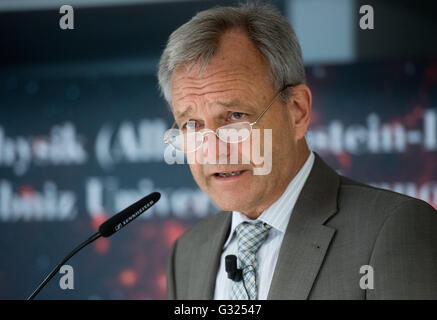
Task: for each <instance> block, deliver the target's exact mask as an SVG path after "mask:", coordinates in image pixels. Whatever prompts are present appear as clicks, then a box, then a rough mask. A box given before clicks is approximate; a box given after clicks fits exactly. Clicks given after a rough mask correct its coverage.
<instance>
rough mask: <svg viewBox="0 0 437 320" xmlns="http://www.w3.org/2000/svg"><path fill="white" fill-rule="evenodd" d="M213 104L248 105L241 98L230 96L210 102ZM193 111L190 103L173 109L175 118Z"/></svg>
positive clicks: (182, 116) (223, 105) (227, 105)
mask: <svg viewBox="0 0 437 320" xmlns="http://www.w3.org/2000/svg"><path fill="white" fill-rule="evenodd" d="M212 104H213V105H215V106H218V107H222V108H225V109H226V108H233V107H249V106H248V105H247V104H246V103H245V102H244V101H243V100H242V99H240V98H232V99H230V100H229V99H228V100H217V101H214V102H213V103H212ZM193 112H194V108H193V106H192V105H189V106H188V107H185V108H183V109H181V110H175V111H174V115H175V118H176V119H182V118H184V117H187V116H189V115H190V114H192V113H193Z"/></svg>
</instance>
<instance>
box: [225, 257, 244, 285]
mask: <svg viewBox="0 0 437 320" xmlns="http://www.w3.org/2000/svg"><path fill="white" fill-rule="evenodd" d="M225 270H226V272H227V273H228V278H229V279H231V280H232V281H236V282H238V281H241V280H242V279H243V270H241V269H238V268H237V257H236V256H235V255H233V254H230V255H227V256H226V257H225Z"/></svg>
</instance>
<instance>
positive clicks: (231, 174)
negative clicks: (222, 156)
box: [214, 170, 245, 178]
mask: <svg viewBox="0 0 437 320" xmlns="http://www.w3.org/2000/svg"><path fill="white" fill-rule="evenodd" d="M244 171H245V170H240V171H230V172H220V173H215V174H214V175H215V176H216V177H222V178H227V177H235V176H239V175H240V174H242V173H243V172H244Z"/></svg>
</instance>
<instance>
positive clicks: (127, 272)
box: [118, 269, 138, 288]
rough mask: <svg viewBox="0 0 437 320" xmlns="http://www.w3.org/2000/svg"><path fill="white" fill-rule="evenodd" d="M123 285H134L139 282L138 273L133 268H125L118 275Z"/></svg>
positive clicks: (126, 286)
mask: <svg viewBox="0 0 437 320" xmlns="http://www.w3.org/2000/svg"><path fill="white" fill-rule="evenodd" d="M118 279H119V281H120V284H121V286H122V287H125V288H129V287H133V286H134V285H135V284H136V283H137V282H138V274H137V272H136V271H135V270H133V269H124V270H123V271H122V272H120V275H119V276H118Z"/></svg>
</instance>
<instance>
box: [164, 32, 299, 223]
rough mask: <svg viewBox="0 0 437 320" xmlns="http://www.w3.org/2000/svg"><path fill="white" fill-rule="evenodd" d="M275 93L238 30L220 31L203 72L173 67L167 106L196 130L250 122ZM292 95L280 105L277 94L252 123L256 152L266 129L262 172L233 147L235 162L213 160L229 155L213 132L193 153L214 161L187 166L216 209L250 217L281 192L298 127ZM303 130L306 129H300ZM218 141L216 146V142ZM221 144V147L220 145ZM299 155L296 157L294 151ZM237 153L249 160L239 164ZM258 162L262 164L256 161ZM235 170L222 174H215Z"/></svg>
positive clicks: (294, 165)
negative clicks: (267, 161) (268, 147)
mask: <svg viewBox="0 0 437 320" xmlns="http://www.w3.org/2000/svg"><path fill="white" fill-rule="evenodd" d="M276 94H277V91H276V90H275V89H274V88H273V86H272V84H271V81H270V79H269V69H268V67H267V65H266V63H265V62H264V60H263V58H262V56H261V55H260V54H259V52H258V51H257V50H256V48H255V47H254V46H253V44H252V43H251V42H250V40H249V39H248V38H247V36H246V35H245V33H244V32H242V31H240V30H232V31H228V32H226V33H225V34H224V35H223V36H222V38H221V41H220V46H219V48H218V51H217V54H216V55H215V56H214V57H213V58H212V59H211V60H210V62H209V64H208V66H207V68H206V70H204V71H203V72H199V66H198V65H194V66H192V68H187V66H179V67H177V68H176V70H175V71H174V73H173V76H172V104H173V111H174V115H175V119H176V122H177V124H178V126H179V128H180V129H182V130H183V128H184V126H185V125H186V123H187V122H188V121H191V122H190V124H193V123H194V124H195V127H196V130H202V129H211V130H213V131H215V130H216V129H217V128H218V127H221V126H223V125H226V124H230V123H234V122H237V121H247V122H253V121H255V120H256V119H257V117H258V116H259V115H260V114H261V113H262V111H263V110H264V109H265V107H266V106H267V105H268V104H269V103H270V102H271V101H272V99H273V98H274V97H275V95H276ZM295 109H296V110H298V109H299V108H295V107H294V103H293V102H292V98H290V99H289V102H287V103H286V104H284V103H282V101H281V99H280V98H277V99H276V100H275V102H274V104H273V105H272V106H271V107H270V109H269V110H268V111H267V112H266V113H265V114H264V116H263V117H262V118H261V120H260V121H259V122H258V123H257V124H256V125H255V126H254V129H260V132H261V155H262V153H263V150H264V138H263V132H264V131H263V130H264V129H271V130H272V167H271V171H270V173H269V174H267V175H254V174H253V173H254V168H256V167H260V165H259V162H257V160H259V159H254V158H253V156H252V155H251V153H250V152H245V151H244V148H242V146H241V143H239V144H238V145H237V149H238V153H239V155H240V158H239V159H240V161H239V164H230V163H229V162H230V161H227V164H218V162H219V161H218V160H219V158H221V159H222V160H223V157H225V158H228V160H229V156H230V146H229V145H228V146H226V145H225V147H224V148H223V144H224V142H222V141H221V140H219V139H218V138H217V136H216V135H214V134H207V135H206V136H205V141H204V144H203V145H202V147H201V148H199V149H198V150H197V151H196V157H197V159H206V158H210V157H211V155H212V154H213V155H214V158H215V157H216V159H217V161H216V164H210V163H209V164H201V163H205V162H204V161H200V162H201V163H200V162H199V161H197V162H195V163H192V164H190V169H191V172H192V174H193V177H194V179H195V181H196V182H197V184H198V185H199V187H200V188H201V189H202V190H203V191H205V192H206V193H207V194H208V195H209V196H210V197H211V198H212V199H213V200H214V201H215V202H216V204H217V205H218V206H219V207H220V208H221V209H222V210H230V211H232V210H235V211H240V212H243V213H245V214H246V215H247V216H249V217H252V218H256V217H257V216H258V215H259V214H260V213H261V212H262V211H264V210H265V209H266V208H267V207H268V206H270V205H271V204H272V203H273V202H274V201H276V200H277V199H278V198H279V196H280V195H281V194H282V192H283V191H284V190H285V188H286V186H287V185H288V183H289V181H290V180H291V178H292V177H293V176H294V175H295V174H296V172H297V170H298V166H299V163H298V162H299V157H298V156H299V152H300V153H302V152H301V151H299V150H300V149H299V148H298V142H299V140H300V139H301V138H302V137H303V134H304V133H302V129H299V130H298V131H297V130H295V129H296V128H295V125H294V123H295V122H296V117H299V115H300V113H299V112H296V110H295ZM305 130H306V128H305ZM221 144H222V145H221ZM220 145H221V146H220ZM300 156H302V155H301V154H300ZM241 157H243V158H246V159H249V160H250V164H241ZM261 166H262V165H261ZM223 172H239V174H238V175H236V176H229V177H223V176H221V175H219V173H223Z"/></svg>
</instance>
